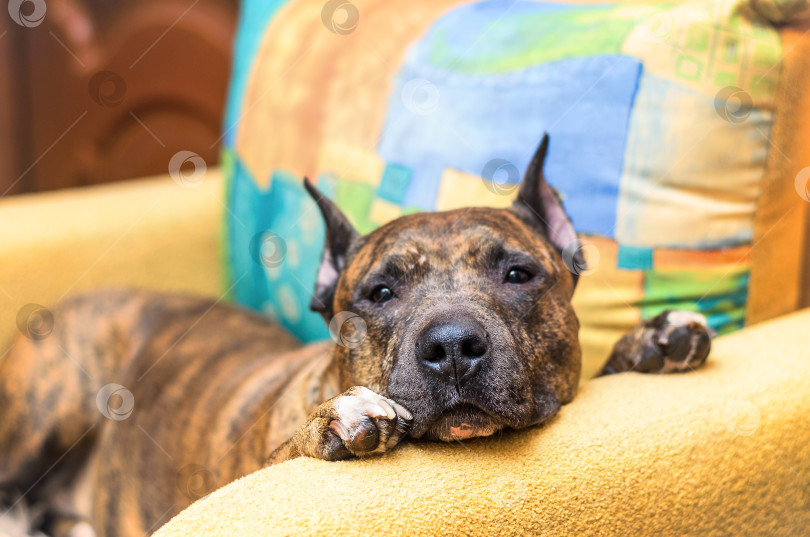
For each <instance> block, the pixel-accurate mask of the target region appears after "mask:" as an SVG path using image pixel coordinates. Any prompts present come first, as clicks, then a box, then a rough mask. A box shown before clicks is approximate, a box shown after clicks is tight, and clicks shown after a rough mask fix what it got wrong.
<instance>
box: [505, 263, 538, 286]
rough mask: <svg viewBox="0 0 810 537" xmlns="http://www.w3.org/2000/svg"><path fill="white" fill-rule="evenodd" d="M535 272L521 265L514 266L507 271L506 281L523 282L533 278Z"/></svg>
mask: <svg viewBox="0 0 810 537" xmlns="http://www.w3.org/2000/svg"><path fill="white" fill-rule="evenodd" d="M532 276H533V274H532V273H531V272H529V271H528V270H526V269H524V268H521V267H512V268H510V269H509V271H508V272H507V273H506V278H505V279H504V281H505V282H506V283H514V284H521V283H526V282H527V281H529V280H531V279H532Z"/></svg>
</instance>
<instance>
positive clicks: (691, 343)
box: [652, 310, 714, 373]
mask: <svg viewBox="0 0 810 537" xmlns="http://www.w3.org/2000/svg"><path fill="white" fill-rule="evenodd" d="M661 316H663V320H662V322H661V323H658V324H660V326H659V327H656V328H654V329H653V330H654V332H653V334H652V338H653V341H654V342H655V343H656V344H657V345H658V347H659V348H660V349H661V354H662V357H663V364H662V365H661V368H660V371H659V372H660V373H672V372H680V371H686V370H690V369H697V368H698V367H700V366H702V365H703V364H704V363H705V362H706V358H708V357H709V351H710V350H711V348H712V337H714V331H713V330H712V329H711V328H709V327H708V326H707V325H706V318H705V317H704V316H703V315H701V314H699V313H693V312H691V311H677V310H676V311H666V312H664V313H662V314H661V315H660V316H659V317H661Z"/></svg>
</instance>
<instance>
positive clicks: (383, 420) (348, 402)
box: [329, 386, 413, 456]
mask: <svg viewBox="0 0 810 537" xmlns="http://www.w3.org/2000/svg"><path fill="white" fill-rule="evenodd" d="M334 410H335V414H336V418H337V419H333V420H332V421H331V422H330V423H329V430H330V431H331V432H332V433H334V434H335V435H337V436H338V437H340V439H341V440H342V441H343V443H344V445H345V446H346V448H347V449H348V450H349V451H350V452H351V453H352V454H354V455H358V456H362V455H369V454H372V453H385V452H386V451H388V450H389V449H391V448H392V447H393V446H394V445H396V444H397V443H398V442H399V441H400V440H401V439H402V437H403V436H404V435H405V434H406V433H407V432H408V429H409V428H410V423H411V421H412V420H413V415H412V414H411V413H410V412H409V411H408V410H407V409H406V408H405V407H403V406H401V405H399V404H398V403H396V402H394V401H392V400H391V399H388V398H386V397H383V396H382V395H379V394H377V393H375V392H373V391H371V390H369V389H368V388H365V387H363V386H355V387H354V388H351V389H350V390H348V391H347V392H345V393H344V394H343V395H340V396H338V397H337V398H336V399H335V403H334Z"/></svg>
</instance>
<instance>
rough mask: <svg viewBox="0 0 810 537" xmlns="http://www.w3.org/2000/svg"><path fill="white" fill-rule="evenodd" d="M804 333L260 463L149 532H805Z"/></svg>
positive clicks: (776, 335)
mask: <svg viewBox="0 0 810 537" xmlns="http://www.w3.org/2000/svg"><path fill="white" fill-rule="evenodd" d="M808 327H810V310H804V311H803V312H799V313H795V314H791V315H788V316H785V317H782V318H779V319H777V320H775V321H770V322H766V323H763V324H760V325H757V326H755V327H751V328H747V329H745V330H743V331H741V332H738V333H736V334H733V335H731V336H727V337H724V338H721V339H720V340H718V341H717V342H716V346H715V348H714V350H713V353H712V355H711V357H710V359H709V362H708V363H707V364H706V366H705V368H703V369H702V370H700V371H698V372H694V373H689V374H683V375H664V376H654V375H649V376H648V375H642V374H636V373H628V374H622V375H617V376H613V377H607V378H601V379H598V380H594V381H591V382H588V383H585V384H584V386H583V387H582V391H581V393H580V394H579V395H578V397H577V398H576V399H575V400H574V402H573V403H571V404H569V405H567V406H565V407H563V409H562V411H561V412H560V415H559V417H558V418H556V419H555V420H554V421H553V422H552V423H550V424H549V425H547V426H546V427H544V428H542V429H534V430H526V431H522V432H516V433H509V434H503V435H500V436H497V437H494V438H489V439H483V440H476V441H472V442H466V443H463V444H460V443H456V444H436V443H406V444H405V445H402V446H400V447H399V448H397V449H396V450H394V452H393V453H391V454H389V455H386V456H384V457H381V458H377V459H368V460H360V461H349V462H339V463H332V462H323V461H318V460H314V459H308V458H299V459H296V460H293V461H289V462H286V463H284V464H281V465H277V466H274V467H270V468H266V469H264V470H261V471H259V472H256V473H254V474H251V475H249V476H247V477H245V478H243V479H241V480H239V481H236V482H235V483H232V484H230V485H228V486H226V487H224V488H222V489H220V490H218V491H216V492H214V493H212V494H210V495H208V496H206V497H205V498H203V499H201V500H199V501H198V502H197V503H195V504H194V505H192V506H191V507H190V508H188V509H187V510H185V511H184V512H182V513H180V514H179V515H178V516H177V517H175V518H174V519H173V520H172V521H171V522H169V523H168V524H167V525H166V526H164V527H163V528H162V529H161V530H160V531H159V532H158V533H157V535H158V536H159V537H175V536H177V537H180V536H187V535H195V536H223V537H225V536H229V537H230V536H232V535H251V536H275V535H330V536H336V535H373V536H375V537H381V536H384V535H426V536H434V535H577V536H582V535H673V536H675V535H677V536H681V535H718V536H719V535H736V536H742V535H790V534H792V533H791V531H792V532H794V533H795V532H799V533H801V532H802V531H805V530H804V529H806V528H808V527H810V496H808V490H810V489H808V483H810V412H808V408H810V330H808ZM802 528H804V529H802Z"/></svg>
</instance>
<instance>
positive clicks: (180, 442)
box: [0, 140, 708, 537]
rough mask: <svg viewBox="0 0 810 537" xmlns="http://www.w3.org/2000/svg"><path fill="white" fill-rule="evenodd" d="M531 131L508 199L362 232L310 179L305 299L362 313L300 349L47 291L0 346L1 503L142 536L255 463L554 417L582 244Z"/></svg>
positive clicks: (344, 454) (572, 341)
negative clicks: (523, 170)
mask: <svg viewBox="0 0 810 537" xmlns="http://www.w3.org/2000/svg"><path fill="white" fill-rule="evenodd" d="M546 144H547V140H544V143H543V144H542V145H541V148H540V149H539V150H538V154H537V155H535V159H534V160H533V162H532V165H531V166H530V169H529V171H528V172H527V175H526V178H525V179H524V182H523V183H522V185H521V188H520V192H519V194H518V198H517V201H516V203H515V206H514V207H513V208H511V209H505V210H501V209H484V208H472V209H461V210H457V211H450V212H445V213H432V214H431V213H423V214H415V215H410V216H407V217H403V218H400V219H398V220H396V221H394V222H391V223H389V224H387V225H386V226H383V227H382V228H380V229H378V230H377V231H375V232H373V233H371V234H369V235H366V236H359V235H358V234H357V233H356V232H355V231H354V230H353V229H352V227H351V225H350V224H349V223H348V221H347V220H346V219H345V217H344V216H343V215H342V214H341V213H340V212H339V211H338V210H337V208H336V207H335V206H334V205H332V204H331V202H329V201H328V200H325V199H324V198H322V197H320V196H319V194H318V193H317V191H315V190H314V189H312V187H310V186H309V185H307V187H308V189H309V190H310V192H311V193H312V194H313V196H314V197H315V198H316V201H317V202H318V204H319V207H320V209H321V211H322V213H323V216H324V218H325V220H326V223H327V241H326V248H325V252H324V257H323V261H322V266H321V269H320V272H319V276H318V282H317V286H316V292H315V296H314V298H313V309H315V310H317V311H319V312H321V313H322V314H323V316H324V318H325V319H326V320H327V322H329V321H334V320H335V319H340V317H339V315H341V313H340V312H349V311H351V312H354V314H353V315H354V318H355V319H362V322H360V323H359V324H358V323H357V322H356V321H351V322H347V323H345V324H346V326H349V328H350V329H353V330H354V334H349V335H348V341H349V343H348V344H347V343H346V341H344V339H343V338H342V337H339V338H338V341H340V342H341V344H339V345H334V344H331V343H319V344H313V345H307V346H300V345H299V344H298V343H297V342H295V340H293V339H292V338H291V337H290V336H289V335H287V334H286V333H285V332H284V331H283V330H281V329H279V328H278V327H276V326H275V325H273V324H272V323H270V322H268V321H266V320H263V319H262V318H260V317H258V316H257V315H255V314H252V313H249V312H247V311H245V310H242V309H239V308H235V307H231V306H226V305H219V304H215V303H212V302H207V301H204V300H200V299H194V298H188V297H171V296H165V295H160V294H156V293H147V292H143V291H126V290H117V291H106V292H95V293H89V294H85V295H80V296H77V297H74V298H72V299H70V300H69V301H67V302H65V303H62V304H61V305H59V306H57V307H56V308H55V309H54V310H53V318H54V319H55V323H54V329H53V333H51V334H50V335H49V336H48V337H45V338H26V337H23V336H21V337H20V338H19V339H18V340H17V342H16V344H15V347H14V348H13V349H12V351H11V352H10V353H9V354H8V355H7V356H6V358H5V359H4V360H3V361H2V362H0V492H5V493H6V495H7V497H6V499H5V502H6V503H7V504H10V503H12V502H15V501H18V500H15V498H14V497H10V496H8V494H10V493H11V492H12V491H16V493H17V494H22V495H23V498H21V501H22V502H24V503H25V504H26V505H33V506H43V508H44V509H45V510H46V513H45V520H44V522H43V525H44V527H46V528H47V530H48V531H50V532H51V533H53V534H58V535H71V536H77V537H78V536H79V535H92V534H93V533H95V534H96V535H99V536H101V535H105V536H108V537H112V536H130V535H131V536H137V537H140V536H142V535H144V534H148V533H149V532H151V531H154V530H155V529H156V528H157V527H159V526H160V525H161V524H162V523H163V522H165V521H166V520H168V518H169V517H171V516H172V515H174V514H176V513H177V512H179V511H180V510H181V509H182V508H184V507H185V506H187V505H188V504H190V503H191V502H192V501H193V500H195V499H197V498H198V497H200V496H202V495H205V494H207V493H208V492H209V491H210V490H213V489H214V488H216V487H219V486H221V485H224V484H226V483H228V482H230V481H233V480H234V479H236V478H237V477H240V476H242V475H245V474H247V473H250V472H252V471H254V470H256V469H258V468H260V467H262V466H263V465H264V464H266V463H268V462H269V463H273V462H279V461H283V460H286V459H289V458H292V457H296V456H299V455H306V456H312V457H318V458H322V459H327V460H335V459H342V458H348V457H352V456H365V455H371V454H380V453H384V452H386V451H388V450H390V449H391V448H393V447H394V446H395V445H396V444H397V443H398V442H399V441H400V440H401V439H402V438H404V437H405V436H409V437H411V438H425V439H433V440H443V441H449V440H454V439H465V438H470V437H474V436H486V435H489V434H492V433H494V432H496V431H499V430H502V429H506V428H509V429H520V428H525V427H529V426H532V425H536V424H541V423H544V422H546V421H548V420H549V419H550V418H551V417H553V416H554V415H555V414H556V412H557V411H558V410H559V408H560V407H561V405H564V404H566V403H567V402H569V401H570V400H571V399H572V398H573V397H574V395H575V393H576V389H577V384H578V382H579V376H580V348H579V343H578V339H577V335H578V329H579V323H578V321H577V318H576V316H575V314H574V311H573V308H572V307H571V302H570V299H571V295H572V294H573V291H574V286H575V284H576V279H577V274H576V272H577V271H576V270H574V271H573V272H572V271H570V270H568V269H566V267H571V266H572V260H573V261H574V263H573V264H574V265H575V266H576V265H577V263H580V265H579V266H581V262H582V259H581V258H579V257H578V256H580V255H581V254H579V253H577V249H576V248H574V249H573V250H571V249H570V248H569V246H570V245H571V244H574V245H576V236H575V234H574V232H573V227H571V223H570V221H569V220H568V218H567V217H566V216H565V213H564V212H563V210H562V206H561V205H560V203H559V201H558V200H557V198H556V196H554V194H553V193H552V191H551V189H550V188H549V187H548V185H547V184H546V183H545V180H544V179H543V176H542V161H543V158H544V156H545V150H546ZM572 241H573V242H572ZM572 252H573V253H572ZM352 323H354V324H352ZM338 324H340V323H338ZM341 329H342V328H341V327H338V331H340V330H341ZM707 334H708V333H707V332H706V330H705V326H704V325H703V323H702V321H701V319H699V318H696V317H695V316H694V315H692V316H690V315H688V314H675V315H672V314H667V313H665V314H662V316H659V317H657V318H656V319H654V320H652V321H650V322H648V323H645V324H642V325H640V326H639V327H638V328H637V329H636V330H634V331H633V332H631V333H630V334H628V336H626V337H625V338H624V339H623V340H622V341H621V342H620V343H619V344H617V346H616V350H615V351H614V354H613V355H612V356H611V358H610V360H609V362H608V364H607V365H606V368H605V373H615V372H620V371H625V370H628V369H631V368H634V367H638V368H640V369H642V370H645V371H649V372H657V371H670V370H682V369H686V368H693V367H698V366H699V365H700V364H702V363H703V361H704V360H705V359H706V355H707V354H708V335H707ZM357 336H360V337H357ZM130 394H131V395H130ZM46 470H47V471H46ZM0 500H3V498H1V497H0ZM0 506H2V504H0ZM2 515H3V513H2V512H0V517H1V516H2ZM2 527H3V526H2V519H0V528H2Z"/></svg>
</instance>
